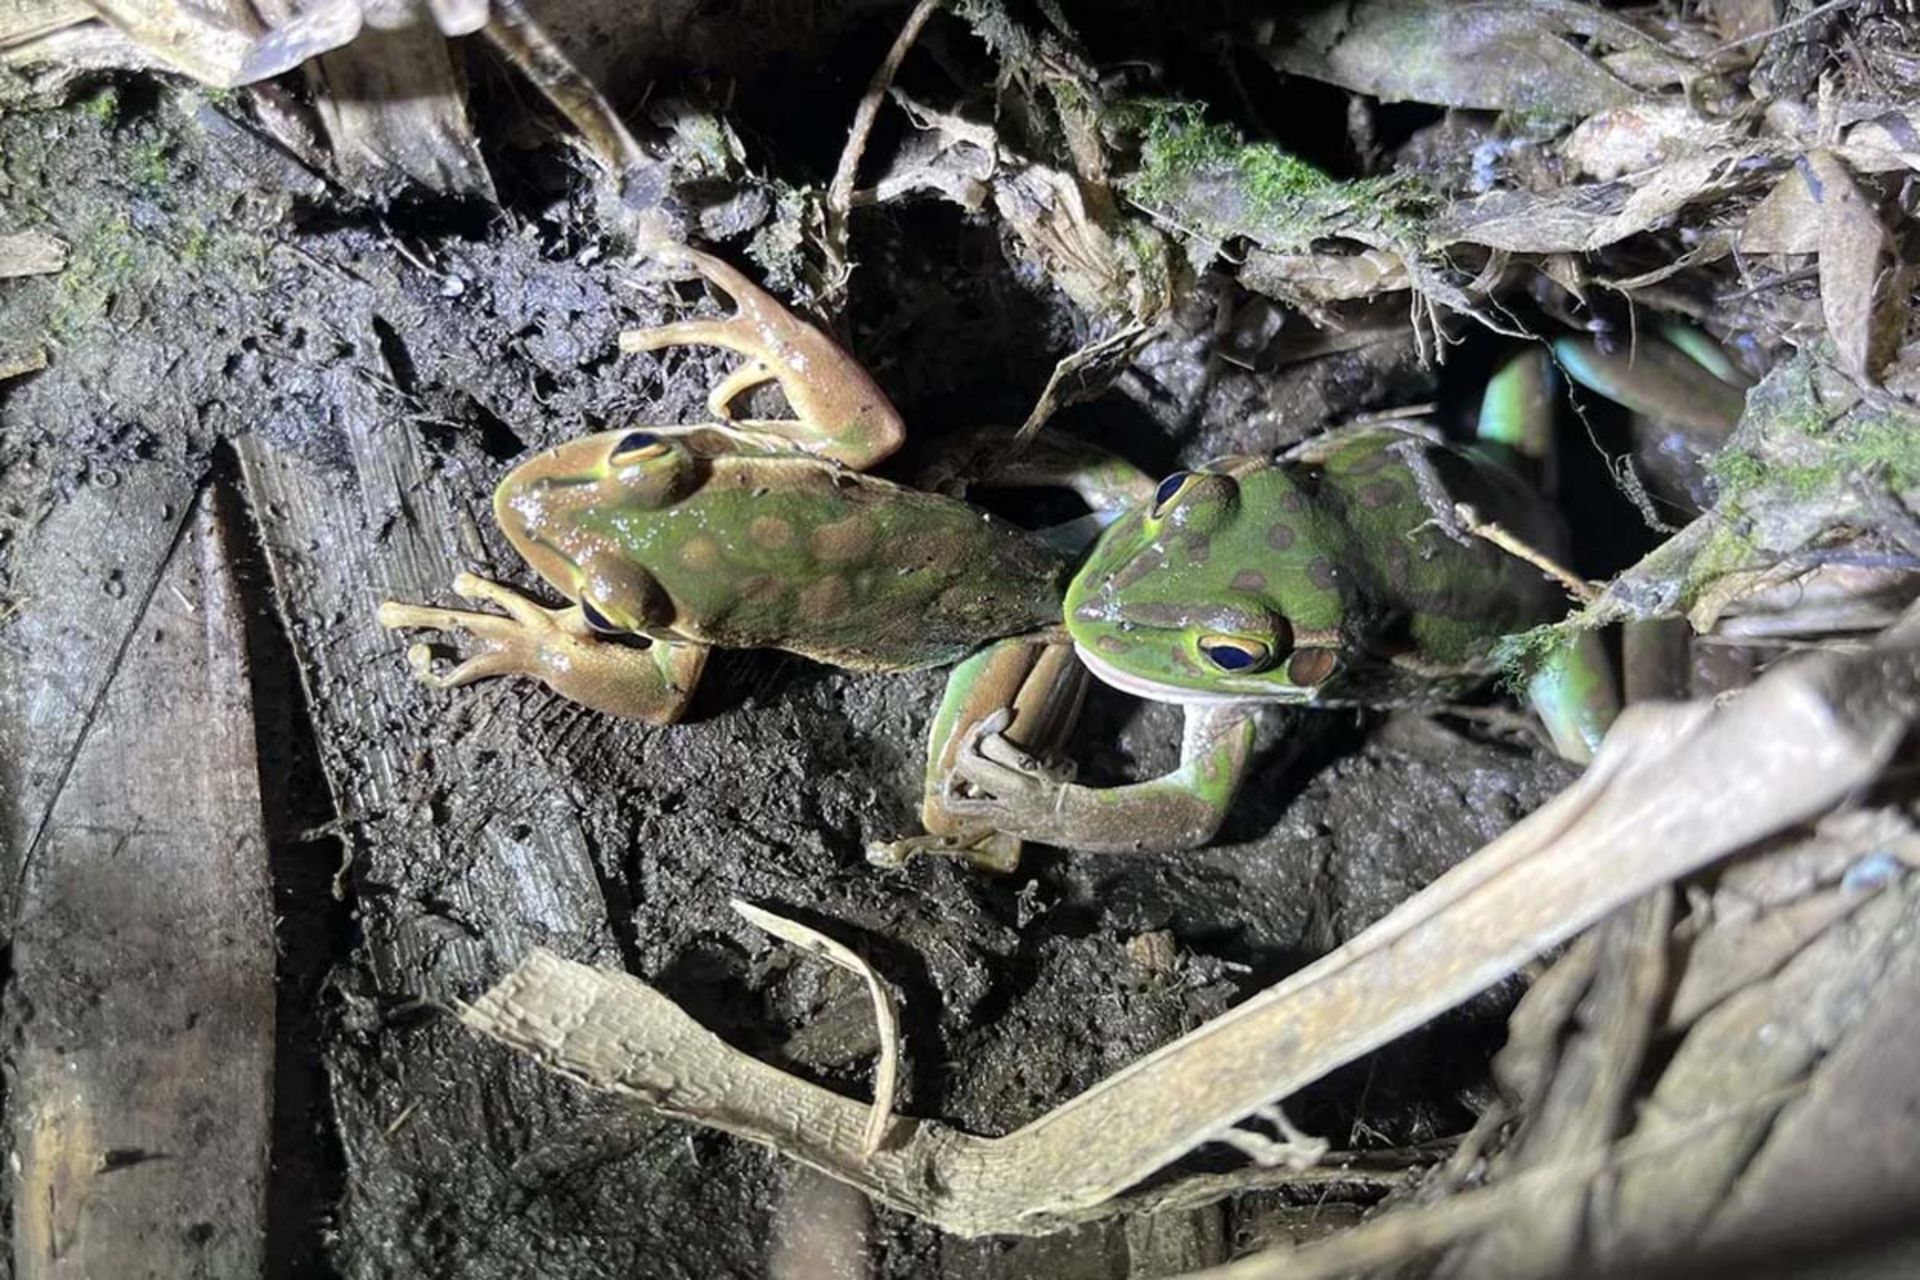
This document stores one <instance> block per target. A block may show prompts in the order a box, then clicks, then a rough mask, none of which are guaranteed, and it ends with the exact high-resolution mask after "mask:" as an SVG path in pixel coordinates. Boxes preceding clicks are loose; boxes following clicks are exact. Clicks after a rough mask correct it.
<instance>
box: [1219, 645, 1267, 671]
mask: <svg viewBox="0 0 1920 1280" xmlns="http://www.w3.org/2000/svg"><path fill="white" fill-rule="evenodd" d="M1207 656H1208V657H1209V658H1211V659H1213V665H1214V666H1216V667H1219V668H1220V669H1221V670H1222V671H1245V670H1246V669H1247V668H1248V667H1250V666H1252V665H1253V664H1254V661H1255V659H1256V658H1257V657H1258V656H1259V655H1257V654H1255V653H1253V652H1251V651H1249V650H1246V649H1242V648H1241V647H1240V646H1238V645H1232V644H1216V645H1210V646H1208V648H1207Z"/></svg>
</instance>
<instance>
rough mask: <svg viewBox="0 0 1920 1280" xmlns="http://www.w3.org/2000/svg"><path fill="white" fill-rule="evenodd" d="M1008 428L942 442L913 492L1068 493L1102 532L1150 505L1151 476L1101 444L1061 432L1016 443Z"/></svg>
mask: <svg viewBox="0 0 1920 1280" xmlns="http://www.w3.org/2000/svg"><path fill="white" fill-rule="evenodd" d="M1019 434H1020V433H1019V432H1018V431H1016V430H1014V429H1013V428H1011V427H997V426H996V427H974V428H971V429H969V430H966V431H961V432H958V433H956V434H954V435H951V436H948V437H946V438H944V439H942V440H941V441H940V443H939V445H938V446H937V447H935V449H934V450H933V451H932V457H931V458H930V459H929V460H928V462H927V464H926V465H925V466H924V467H923V468H921V470H920V472H919V473H918V474H917V475H916V476H915V483H916V485H917V487H919V488H922V489H933V490H935V491H937V492H940V493H950V494H952V495H953V496H955V497H965V496H966V491H967V488H968V487H969V486H971V485H985V486H993V487H1000V488H1007V489H1071V490H1073V491H1074V493H1076V494H1078V495H1079V496H1080V500H1081V501H1082V502H1084V503H1086V504H1087V506H1088V507H1089V508H1091V509H1092V511H1093V512H1094V514H1095V516H1096V517H1098V522H1099V524H1100V525H1102V526H1103V527H1104V526H1105V525H1107V524H1110V523H1112V522H1113V521H1114V520H1115V519H1117V518H1118V517H1119V516H1121V515H1123V514H1124V513H1126V512H1127V511H1130V510H1132V509H1133V508H1135V507H1140V506H1145V505H1146V504H1147V503H1149V502H1151V501H1153V489H1154V477H1153V476H1150V475H1148V474H1147V473H1146V472H1144V471H1142V470H1140V468H1138V467H1136V466H1134V465H1133V464H1132V463H1131V462H1128V461H1127V460H1126V459H1124V458H1122V457H1120V456H1119V455H1118V454H1115V453H1112V452H1109V451H1108V450H1106V449H1103V448H1101V447H1100V446H1099V445H1096V444H1093V443H1091V442H1089V441H1085V440H1080V439H1077V438H1075V437H1073V436H1069V435H1064V434H1061V433H1059V432H1052V433H1049V434H1044V435H1039V436H1035V437H1034V438H1033V439H1031V440H1029V441H1026V442H1025V443H1024V444H1021V443H1019Z"/></svg>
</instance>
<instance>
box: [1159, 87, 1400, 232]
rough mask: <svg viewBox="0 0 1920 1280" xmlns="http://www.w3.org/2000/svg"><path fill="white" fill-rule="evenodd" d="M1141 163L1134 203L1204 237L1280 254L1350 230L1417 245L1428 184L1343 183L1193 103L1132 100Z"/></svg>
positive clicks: (1389, 180)
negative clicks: (1242, 240)
mask: <svg viewBox="0 0 1920 1280" xmlns="http://www.w3.org/2000/svg"><path fill="white" fill-rule="evenodd" d="M1133 111H1134V114H1135V116H1136V119H1137V122H1138V127H1139V132H1140V140H1141V145H1140V168H1139V170H1138V171H1137V172H1136V173H1135V174H1134V175H1133V176H1132V177H1131V178H1129V179H1128V180H1127V181H1126V183H1125V190H1126V191H1127V193H1128V194H1129V195H1130V196H1132V197H1133V198H1134V199H1135V200H1137V201H1139V202H1140V203H1142V204H1144V205H1146V206H1148V207H1149V208H1151V209H1154V210H1156V211H1158V212H1163V213H1165V214H1168V215H1170V216H1171V217H1172V219H1173V220H1174V221H1175V222H1177V223H1179V224H1180V225H1181V226H1183V227H1185V228H1188V229H1190V230H1192V231H1196V232H1199V233H1201V234H1202V235H1205V236H1208V237H1211V238H1215V239H1225V238H1227V237H1230V236H1246V237H1248V238H1249V239H1252V240H1254V241H1256V242H1258V243H1259V244H1260V245H1262V246H1263V247H1265V248H1268V249H1272V250H1275V251H1280V252H1285V251H1290V250H1298V249H1303V248H1305V247H1307V246H1308V245H1309V244H1310V243H1312V242H1313V241H1315V240H1319V239H1325V238H1328V237H1337V236H1353V237H1355V238H1358V239H1362V240H1365V241H1367V242H1368V243H1377V242H1379V241H1381V240H1388V241H1393V242H1399V243H1404V244H1406V245H1409V246H1411V245H1413V244H1415V243H1417V241H1418V231H1419V225H1420V219H1421V214H1422V212H1423V211H1424V210H1425V209H1426V208H1427V207H1428V206H1429V205H1430V203H1431V200H1430V198H1429V193H1428V192H1427V190H1426V188H1425V187H1424V186H1423V185H1422V184H1421V183H1420V182H1419V181H1418V180H1417V179H1416V178H1413V177H1410V176H1406V175H1391V176H1387V177H1380V178H1360V179H1355V180H1352V181H1342V180H1340V179H1337V178H1332V177H1329V176H1328V175H1327V174H1326V173H1324V172H1322V171H1321V170H1320V169H1318V168H1316V167H1315V166H1313V165H1311V164H1308V163H1307V162H1306V161H1304V160H1302V159H1300V158H1299V157H1298V156H1296V155H1293V154H1291V153H1289V152H1287V151H1284V150H1282V149H1281V148H1279V147H1277V146H1274V145H1273V144H1271V143H1264V142H1248V141H1247V140H1246V139H1245V138H1243V137H1241V135H1240V134H1239V132H1238V131H1237V130H1235V129H1233V128H1232V127H1231V126H1228V125H1224V124H1219V123H1215V122H1211V121H1208V120H1207V119H1206V118H1205V117H1204V115H1203V114H1202V112H1201V110H1200V108H1199V107H1197V106H1194V105H1192V104H1190V103H1178V102H1176V103H1165V102H1153V103H1143V104H1134V108H1133Z"/></svg>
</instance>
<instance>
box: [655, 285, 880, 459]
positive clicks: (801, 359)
mask: <svg viewBox="0 0 1920 1280" xmlns="http://www.w3.org/2000/svg"><path fill="white" fill-rule="evenodd" d="M669 260H670V261H675V262H681V263H684V264H686V265H687V266H690V267H692V268H693V269H694V270H696V271H698V272H699V273H700V274H701V275H702V276H704V277H706V279H707V281H708V282H709V283H711V284H712V285H713V286H714V287H715V288H717V289H719V290H720V291H721V292H723V293H725V294H726V295H727V296H728V297H729V298H731V299H732V300H733V304H734V314H733V315H731V316H728V317H725V318H723V319H718V320H682V321H680V322H678V323H676V324H666V325H658V326H655V327H653V328H650V329H631V330H628V331H626V332H624V333H622V334H621V335H620V349H621V350H622V351H658V350H660V349H662V348H664V347H676V346H713V347H721V348H724V349H725V350H728V351H734V352H738V353H739V354H741V355H743V356H746V357H747V358H748V360H750V361H751V362H752V363H750V364H748V365H747V366H746V367H745V368H743V369H740V370H738V371H736V372H734V373H732V374H730V375H728V377H727V378H726V379H725V380H724V381H722V382H721V384H720V385H719V386H718V387H716V388H714V391H713V394H712V395H711V396H709V397H708V407H709V408H710V409H712V411H713V413H714V416H715V417H718V418H720V419H722V420H723V421H726V422H728V423H731V424H733V425H736V426H738V427H740V428H741V429H743V430H746V431H750V432H755V433H761V434H767V435H773V436H778V437H780V438H781V439H783V440H785V441H786V442H787V443H788V444H789V445H791V446H792V447H793V448H796V449H801V450H804V451H805V452H808V453H812V454H816V455H818V456H820V457H823V458H830V459H832V460H833V461H835V462H840V463H844V464H845V465H847V466H849V467H853V468H855V469H857V470H865V469H866V468H868V467H870V466H872V465H873V464H874V463H876V462H879V461H880V460H881V459H883V458H885V457H887V456H888V455H889V454H891V453H893V452H894V450H896V449H898V448H899V447H900V444H901V442H902V441H903V440H904V439H905V438H906V427H905V424H904V423H902V422H901V420H900V414H899V411H898V410H896V409H895V408H894V407H893V404H892V402H890V401H889V400H888V399H887V396H886V393H885V392H884V391H882V390H881V389H880V387H879V385H878V384H877V383H875V382H874V380H873V379H872V378H871V377H869V376H868V375H867V371H866V370H865V369H864V368H862V367H861V365H860V362H859V361H857V360H855V359H854V358H853V357H852V356H851V355H849V354H847V352H845V351H844V350H842V349H841V347H840V345H839V344H838V343H836V342H834V341H833V339H831V338H829V337H828V336H827V335H826V334H824V333H822V332H820V330H818V329H816V328H814V327H813V326H812V325H810V324H808V323H807V322H806V321H804V320H802V319H801V318H800V317H798V316H796V315H794V314H793V313H792V312H791V311H789V310H787V308H786V307H785V306H783V305H782V304H781V303H780V301H779V299H777V298H775V297H773V295H771V294H769V293H767V292H766V291H765V290H764V289H762V288H761V287H760V286H759V285H757V284H755V283H754V282H753V281H752V280H749V279H748V278H747V277H746V276H745V275H743V274H742V273H741V272H739V271H737V270H735V269H734V268H733V267H732V266H731V265H729V264H728V263H726V262H723V261H722V260H721V259H719V258H716V257H713V256H712V255H711V254H705V253H701V252H699V251H698V250H694V249H683V248H676V249H675V250H673V251H672V253H671V255H670V258H669ZM769 381H774V382H778V383H779V384H780V390H781V391H782V392H783V393H784V394H785V395H786V398H787V403H788V404H789V405H790V406H792V408H793V412H794V416H793V417H792V418H791V419H781V418H771V419H751V420H735V419H734V418H733V417H732V415H731V404H732V401H733V399H734V398H735V397H736V396H738V395H740V394H741V393H743V392H745V391H747V390H748V389H749V388H751V387H755V386H758V385H759V384H760V383H763V382H769Z"/></svg>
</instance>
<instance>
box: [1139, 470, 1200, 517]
mask: <svg viewBox="0 0 1920 1280" xmlns="http://www.w3.org/2000/svg"><path fill="white" fill-rule="evenodd" d="M1191 479H1193V472H1191V471H1176V472H1174V473H1173V474H1172V475H1170V476H1168V477H1167V478H1166V479H1165V480H1162V481H1161V482H1160V487H1159V488H1158V489H1155V490H1154V491H1153V510H1152V511H1151V512H1149V513H1148V514H1150V515H1151V516H1152V517H1153V518H1154V519H1155V520H1158V519H1159V518H1160V517H1161V516H1164V515H1165V514H1167V509H1168V508H1169V507H1171V506H1173V504H1174V503H1175V502H1177V501H1178V500H1179V498H1180V495H1181V494H1182V493H1183V492H1185V491H1186V487H1187V481H1189V480H1191Z"/></svg>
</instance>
